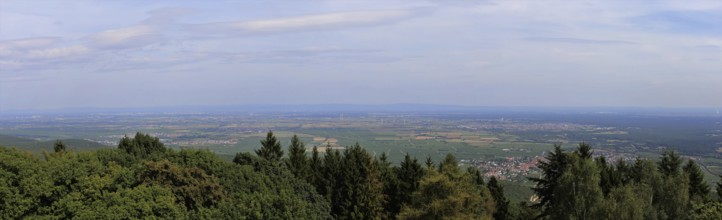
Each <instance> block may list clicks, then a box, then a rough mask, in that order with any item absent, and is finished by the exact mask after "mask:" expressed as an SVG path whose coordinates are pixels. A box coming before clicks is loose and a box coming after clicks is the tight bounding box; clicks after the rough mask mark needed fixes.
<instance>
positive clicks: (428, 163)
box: [424, 155, 434, 169]
mask: <svg viewBox="0 0 722 220" xmlns="http://www.w3.org/2000/svg"><path fill="white" fill-rule="evenodd" d="M424 164H426V169H431V168H432V167H434V160H433V159H431V155H426V162H424Z"/></svg>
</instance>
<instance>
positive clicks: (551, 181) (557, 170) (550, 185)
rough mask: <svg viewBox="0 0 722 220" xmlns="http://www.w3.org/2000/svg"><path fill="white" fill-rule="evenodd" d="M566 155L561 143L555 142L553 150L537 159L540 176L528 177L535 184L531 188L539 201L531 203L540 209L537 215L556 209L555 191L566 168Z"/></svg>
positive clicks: (547, 213) (542, 215)
mask: <svg viewBox="0 0 722 220" xmlns="http://www.w3.org/2000/svg"><path fill="white" fill-rule="evenodd" d="M567 157H568V156H567V154H566V153H564V151H563V150H562V147H561V145H559V144H555V145H554V151H552V152H549V154H548V155H547V156H545V160H543V161H539V164H538V165H537V167H539V169H541V172H542V176H541V177H540V178H529V180H531V181H533V182H536V186H535V187H534V188H532V190H533V191H534V193H535V194H536V196H538V197H539V203H537V204H534V205H532V207H534V208H540V209H541V210H542V212H541V215H540V216H539V217H544V216H548V215H549V214H550V213H551V212H552V211H553V210H556V209H557V207H555V204H556V203H555V199H556V198H555V191H556V188H557V186H558V184H559V179H560V178H561V177H562V175H563V174H564V171H565V170H566V167H567V163H568V162H567Z"/></svg>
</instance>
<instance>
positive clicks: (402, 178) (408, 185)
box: [397, 153, 424, 209]
mask: <svg viewBox="0 0 722 220" xmlns="http://www.w3.org/2000/svg"><path fill="white" fill-rule="evenodd" d="M397 173H398V174H397V176H398V180H399V193H398V197H399V198H398V199H397V200H398V203H399V204H398V206H399V209H400V208H401V206H403V205H406V204H409V203H410V202H411V195H412V194H413V193H414V192H416V190H418V189H419V181H421V178H423V177H424V169H423V168H422V167H421V164H419V161H418V160H417V159H416V158H413V159H412V158H411V156H410V155H409V154H408V153H407V154H406V156H404V160H403V161H401V164H399V169H398V171H397Z"/></svg>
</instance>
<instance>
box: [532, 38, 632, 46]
mask: <svg viewBox="0 0 722 220" xmlns="http://www.w3.org/2000/svg"><path fill="white" fill-rule="evenodd" d="M524 39H525V40H528V41H536V42H557V43H571V44H607V45H611V44H617V45H630V44H637V43H636V42H631V41H622V40H591V39H582V38H570V37H528V38H524Z"/></svg>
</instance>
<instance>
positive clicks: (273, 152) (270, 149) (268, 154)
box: [256, 131, 283, 162]
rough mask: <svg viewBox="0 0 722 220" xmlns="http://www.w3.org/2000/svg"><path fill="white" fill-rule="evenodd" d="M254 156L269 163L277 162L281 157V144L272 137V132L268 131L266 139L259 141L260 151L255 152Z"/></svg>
mask: <svg viewBox="0 0 722 220" xmlns="http://www.w3.org/2000/svg"><path fill="white" fill-rule="evenodd" d="M256 155H258V156H259V157H261V158H263V159H266V160H268V161H270V162H277V161H279V160H280V159H281V157H283V150H282V149H281V142H279V141H278V140H277V139H276V136H274V135H273V131H268V133H267V134H266V139H265V140H261V149H257V150H256Z"/></svg>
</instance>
